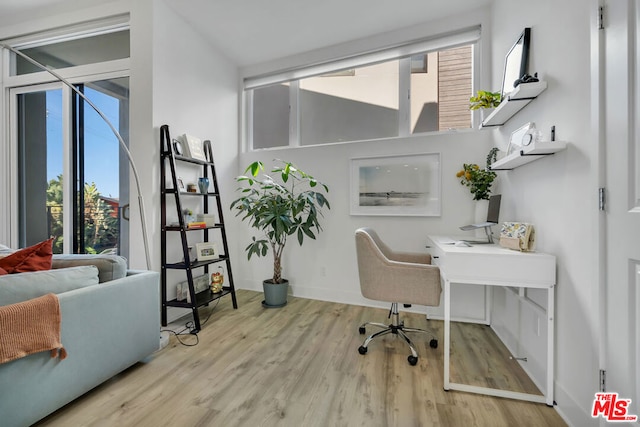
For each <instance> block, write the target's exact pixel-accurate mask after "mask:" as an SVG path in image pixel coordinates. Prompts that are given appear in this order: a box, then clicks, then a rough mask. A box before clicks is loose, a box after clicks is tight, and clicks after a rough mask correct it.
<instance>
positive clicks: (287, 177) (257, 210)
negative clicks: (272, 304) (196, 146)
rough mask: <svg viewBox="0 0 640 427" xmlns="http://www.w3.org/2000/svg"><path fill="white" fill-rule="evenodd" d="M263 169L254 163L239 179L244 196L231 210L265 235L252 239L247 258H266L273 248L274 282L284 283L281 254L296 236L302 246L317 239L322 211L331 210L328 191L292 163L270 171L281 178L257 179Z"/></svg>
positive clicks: (236, 201)
mask: <svg viewBox="0 0 640 427" xmlns="http://www.w3.org/2000/svg"><path fill="white" fill-rule="evenodd" d="M263 170H264V164H263V163H262V162H253V163H251V164H250V165H249V166H248V167H247V169H246V170H245V172H244V173H245V174H246V175H241V176H239V177H237V178H236V181H238V182H239V183H241V184H243V186H241V187H240V188H238V189H237V191H238V192H240V193H242V196H240V197H239V198H238V199H236V200H234V201H233V202H232V203H231V209H232V210H233V209H235V210H237V212H236V216H241V215H242V220H243V221H247V222H248V223H249V225H250V226H251V227H253V228H256V229H258V230H260V231H262V232H264V237H263V238H262V239H257V238H256V237H255V236H254V237H253V240H252V242H251V243H250V244H249V246H247V247H246V248H245V250H246V251H247V257H248V259H251V256H253V255H256V256H258V257H261V256H266V254H267V252H268V251H269V247H271V249H272V251H273V278H272V281H273V283H281V282H282V265H281V260H282V251H283V249H284V247H285V244H286V243H287V238H288V237H289V236H295V237H296V238H297V240H298V243H299V244H300V246H302V243H303V242H304V240H305V237H307V238H309V239H315V238H316V234H317V233H319V232H320V231H322V227H321V226H320V222H319V218H320V217H321V216H322V209H323V208H324V207H326V208H327V209H331V206H330V205H329V201H328V200H327V199H326V197H325V195H324V194H323V192H321V191H316V189H317V188H319V189H320V190H324V193H327V192H328V191H329V188H328V187H327V186H326V185H325V184H322V183H321V182H319V181H317V180H316V179H315V178H314V177H312V176H311V175H308V174H307V173H305V172H303V171H301V170H300V169H298V168H296V167H295V166H294V165H293V164H292V163H290V162H285V161H282V160H278V165H277V166H274V167H273V169H272V170H271V172H272V173H273V174H276V175H275V176H276V177H278V178H279V181H281V182H279V181H276V180H275V179H274V178H273V177H271V176H269V175H265V176H264V178H262V179H260V178H258V174H259V173H260V172H261V171H263Z"/></svg>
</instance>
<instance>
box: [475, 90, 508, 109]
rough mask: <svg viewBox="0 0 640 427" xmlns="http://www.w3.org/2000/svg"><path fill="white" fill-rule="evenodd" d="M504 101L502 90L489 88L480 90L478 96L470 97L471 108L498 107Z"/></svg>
mask: <svg viewBox="0 0 640 427" xmlns="http://www.w3.org/2000/svg"><path fill="white" fill-rule="evenodd" d="M500 101H502V95H501V94H500V92H490V91H488V90H479V91H478V93H477V94H476V96H472V97H471V98H469V109H470V110H479V109H490V108H496V107H497V106H498V105H500Z"/></svg>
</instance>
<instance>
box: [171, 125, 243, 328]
mask: <svg viewBox="0 0 640 427" xmlns="http://www.w3.org/2000/svg"><path fill="white" fill-rule="evenodd" d="M172 142H173V141H172V139H171V137H170V136H169V126H168V125H162V126H161V127H160V162H161V165H160V195H161V204H162V206H161V208H162V209H161V227H162V237H161V247H162V250H161V251H162V272H161V282H162V319H161V320H162V325H163V326H167V308H168V307H182V308H190V309H191V312H192V314H193V321H194V325H195V328H194V330H193V332H198V331H200V329H201V325H200V316H199V315H198V308H199V307H202V306H206V305H208V304H209V303H210V302H212V301H214V300H217V299H219V298H221V297H223V296H225V295H229V294H231V298H232V301H233V308H238V301H237V300H236V291H235V287H234V285H233V274H232V273H231V260H230V259H229V247H228V245H227V234H226V232H225V227H224V219H223V218H224V217H223V215H222V203H221V201H220V191H219V189H218V179H217V177H216V168H215V163H214V161H213V150H212V149H211V143H210V142H209V141H204V144H203V145H204V147H203V149H204V152H205V155H206V157H207V159H208V161H201V160H198V159H193V158H191V157H185V156H180V155H177V154H176V152H175V149H174V145H173V144H172ZM177 162H184V163H187V164H193V165H196V166H199V167H201V168H202V176H204V177H206V178H210V181H211V182H212V184H213V192H208V193H206V194H203V193H199V192H198V193H188V192H185V191H181V190H180V186H179V185H178V176H177V174H176V163H177ZM167 163H168V164H169V169H170V171H169V172H170V177H171V184H172V188H167ZM171 197H173V198H174V202H175V209H176V212H177V214H178V223H177V225H175V224H172V225H170V224H167V209H168V208H167V198H171ZM183 197H200V198H202V199H203V203H202V207H203V213H209V207H210V206H209V205H210V203H209V199H210V198H213V199H214V200H215V205H216V207H217V213H218V222H216V223H215V225H213V226H211V227H206V228H189V227H188V226H187V224H186V223H185V220H184V217H183V215H182V203H181V199H182V198H183ZM209 230H219V231H220V234H221V237H222V245H223V251H224V252H223V253H222V255H221V256H220V257H219V258H216V259H213V260H206V261H194V262H192V261H191V259H190V256H189V243H188V240H187V234H188V233H197V232H201V233H202V235H201V238H202V241H203V242H208V241H209ZM167 232H179V233H180V238H181V241H182V254H183V261H182V262H175V263H170V262H167ZM220 262H225V263H226V267H227V272H226V273H227V274H226V277H225V281H226V282H227V284H226V286H223V288H222V292H217V293H213V292H212V291H211V289H210V288H209V287H207V289H206V290H205V291H202V292H198V293H196V289H195V286H194V270H198V269H200V268H203V269H204V274H206V275H207V276H208V275H209V266H210V265H211V264H216V263H220ZM171 269H173V270H184V271H185V272H186V275H187V282H188V287H189V296H190V301H191V302H187V301H186V300H185V301H178V300H177V299H172V300H167V270H171Z"/></svg>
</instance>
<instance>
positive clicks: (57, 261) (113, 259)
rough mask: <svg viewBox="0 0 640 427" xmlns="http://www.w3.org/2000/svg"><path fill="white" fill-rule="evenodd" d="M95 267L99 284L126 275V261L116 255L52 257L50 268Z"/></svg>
mask: <svg viewBox="0 0 640 427" xmlns="http://www.w3.org/2000/svg"><path fill="white" fill-rule="evenodd" d="M79 265H95V266H96V267H97V268H98V278H99V280H100V283H103V282H108V281H110V280H116V279H120V278H122V277H125V276H126V275H127V260H126V259H125V258H123V257H121V256H118V255H90V254H87V255H80V254H70V255H57V254H56V255H54V256H53V262H52V268H54V269H56V268H68V267H77V266H79Z"/></svg>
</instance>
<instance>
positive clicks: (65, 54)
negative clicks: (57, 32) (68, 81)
mask: <svg viewBox="0 0 640 427" xmlns="http://www.w3.org/2000/svg"><path fill="white" fill-rule="evenodd" d="M22 52H23V53H24V54H26V55H27V56H29V57H31V58H33V59H35V60H36V61H38V62H39V63H41V64H44V65H47V66H50V67H52V68H54V69H60V68H66V67H73V66H76V65H87V64H93V63H98V62H104V61H112V60H116V59H124V58H129V30H124V31H117V32H113V33H106V34H100V35H96V36H92V37H87V38H80V39H75V40H67V41H64V42H60V43H53V44H48V45H43V46H38V47H33V48H28V49H22ZM12 60H13V67H12V70H13V72H12V73H11V74H12V75H22V74H30V73H35V72H38V71H42V70H40V69H39V68H37V67H36V66H35V65H33V64H31V63H30V62H28V61H27V60H25V59H24V58H22V57H20V56H18V55H15V54H12Z"/></svg>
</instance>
